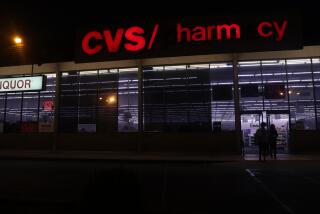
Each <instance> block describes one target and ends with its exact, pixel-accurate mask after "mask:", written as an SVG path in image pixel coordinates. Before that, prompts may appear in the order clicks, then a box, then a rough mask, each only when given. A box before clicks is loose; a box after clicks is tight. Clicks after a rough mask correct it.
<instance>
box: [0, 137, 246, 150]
mask: <svg viewBox="0 0 320 214" xmlns="http://www.w3.org/2000/svg"><path fill="white" fill-rule="evenodd" d="M0 138H1V141H0V149H2V150H10V149H14V150H48V151H51V150H52V148H53V147H55V148H56V150H58V151H122V152H138V151H140V152H167V153H193V154H240V147H239V145H237V143H236V135H235V132H221V133H143V134H139V133H113V134H83V133H77V134H59V135H57V136H56V138H55V135H54V134H1V135H0ZM54 144H55V145H54Z"/></svg>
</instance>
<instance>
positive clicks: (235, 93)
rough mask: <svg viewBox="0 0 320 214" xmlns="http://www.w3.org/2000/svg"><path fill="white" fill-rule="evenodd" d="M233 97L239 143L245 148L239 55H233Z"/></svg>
mask: <svg viewBox="0 0 320 214" xmlns="http://www.w3.org/2000/svg"><path fill="white" fill-rule="evenodd" d="M232 58H233V59H232V65H233V86H234V90H233V97H234V114H235V131H236V141H237V145H238V146H241V149H243V145H242V144H243V143H242V137H241V120H240V104H239V100H240V98H239V78H238V59H237V58H238V57H237V55H233V57H232Z"/></svg>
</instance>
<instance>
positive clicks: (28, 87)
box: [0, 76, 45, 92]
mask: <svg viewBox="0 0 320 214" xmlns="http://www.w3.org/2000/svg"><path fill="white" fill-rule="evenodd" d="M44 83H45V81H44V76H33V77H18V78H1V79H0V92H19V91H41V90H43V89H44V85H45V84H44Z"/></svg>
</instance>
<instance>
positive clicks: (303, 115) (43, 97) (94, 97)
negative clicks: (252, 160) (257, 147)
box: [0, 16, 320, 154]
mask: <svg viewBox="0 0 320 214" xmlns="http://www.w3.org/2000/svg"><path fill="white" fill-rule="evenodd" d="M277 17H278V16H275V17H273V18H272V19H268V20H271V21H268V20H266V19H261V20H257V21H256V23H255V24H254V30H255V32H256V33H257V35H256V36H257V38H254V37H252V34H253V33H252V30H250V29H249V28H248V27H246V26H252V23H250V24H247V25H245V24H243V23H242V22H243V20H242V21H239V22H230V20H227V22H221V19H220V22H217V23H222V24H216V25H212V24H211V25H209V24H208V22H207V23H202V25H201V26H200V25H192V26H191V25H190V23H189V22H184V23H182V22H174V25H172V26H174V29H173V30H172V31H173V32H175V33H176V34H175V35H174V38H175V39H176V40H175V42H176V44H175V45H178V46H177V48H176V49H174V47H175V46H174V45H172V41H171V43H170V39H168V40H169V43H168V44H171V45H168V44H166V47H168V50H169V49H171V50H169V51H168V50H167V51H168V52H167V53H168V54H166V52H165V51H164V50H163V49H161V44H162V43H161V42H160V41H162V40H161V39H162V38H163V37H164V36H163V35H162V36H161V34H160V35H157V33H159V32H160V31H161V30H162V29H163V28H162V26H163V25H162V24H161V23H156V24H152V25H150V26H151V28H150V29H148V28H147V27H146V28H144V27H143V26H142V25H139V26H136V25H130V26H128V27H127V26H125V27H122V28H120V27H117V28H114V29H113V31H111V30H103V31H101V30H98V29H94V30H84V31H82V32H81V33H80V36H79V38H80V39H79V41H78V43H77V44H78V46H77V50H76V52H77V54H76V57H75V61H69V62H57V63H45V64H41V65H38V64H32V65H21V66H9V67H1V68H0V72H1V78H0V82H1V87H2V88H3V89H4V88H7V90H6V91H1V89H0V132H1V139H3V140H1V143H0V147H1V148H5V149H10V148H12V149H45V150H111V151H131V152H191V153H209V154H215V153H217V154H241V153H242V152H243V151H244V152H251V151H252V148H253V147H254V142H253V134H254V132H255V130H256V128H257V127H258V125H259V123H260V122H262V121H264V122H267V123H268V124H269V125H270V124H271V123H273V124H275V125H276V127H277V129H278V131H279V133H280V137H279V149H281V151H283V152H289V153H299V152H309V151H315V150H317V149H318V150H319V149H320V147H319V146H318V145H317V142H315V140H314V139H316V138H315V137H317V136H319V135H320V131H319V129H320V122H319V121H320V117H319V114H320V57H319V56H320V46H305V47H302V45H301V44H302V42H301V38H300V36H299V35H298V33H299V25H298V24H297V21H296V20H293V19H291V18H290V16H288V17H285V19H284V18H283V17H280V18H277ZM202 20H204V19H202ZM225 23H226V24H225ZM291 23H293V24H291ZM141 26H142V27H141ZM243 26H244V27H243ZM168 31H170V27H168V28H167V29H166V32H168ZM170 32H171V31H170ZM247 32H249V33H247ZM297 32H298V33H297ZM149 33H150V34H149ZM169 34H170V33H169ZM149 35H150V36H149ZM166 35H167V36H168V34H166ZM157 36H158V37H157ZM246 36H247V37H246ZM248 38H250V39H248ZM238 40H239V41H238ZM157 41H159V43H157ZM219 42H221V43H219ZM238 44H239V45H238ZM257 44H258V46H257ZM198 45H199V48H197V47H198ZM259 45H260V46H259ZM162 48H163V46H162ZM172 49H174V51H172ZM140 51H141V52H140ZM30 76H33V77H34V76H40V77H43V87H42V88H41V89H37V90H25V91H23V90H14V91H12V88H11V91H10V90H9V89H10V83H9V82H8V81H9V80H8V79H10V78H15V77H19V78H22V80H21V81H20V82H21V83H19V84H20V85H21V84H22V82H23V81H24V83H25V84H24V86H26V87H28V82H26V81H27V80H26V79H25V78H30ZM5 82H7V83H5ZM12 84H13V82H12ZM29 84H30V83H29ZM13 86H14V85H13ZM16 87H17V86H16ZM21 87H22V85H21ZM241 139H242V140H243V142H244V143H241V142H242V141H241ZM307 139H308V140H307ZM319 151H320V150H319Z"/></svg>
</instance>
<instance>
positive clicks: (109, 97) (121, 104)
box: [60, 68, 138, 133]
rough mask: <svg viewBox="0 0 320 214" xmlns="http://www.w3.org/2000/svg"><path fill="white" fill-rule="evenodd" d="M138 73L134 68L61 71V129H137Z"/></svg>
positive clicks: (86, 130) (77, 130) (122, 130)
mask: <svg viewBox="0 0 320 214" xmlns="http://www.w3.org/2000/svg"><path fill="white" fill-rule="evenodd" d="M137 76H138V69H137V68H127V69H105V70H94V71H76V72H65V73H62V78H61V96H60V131H61V132H101V133H106V132H117V131H119V132H132V131H137V130H138V79H137Z"/></svg>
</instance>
